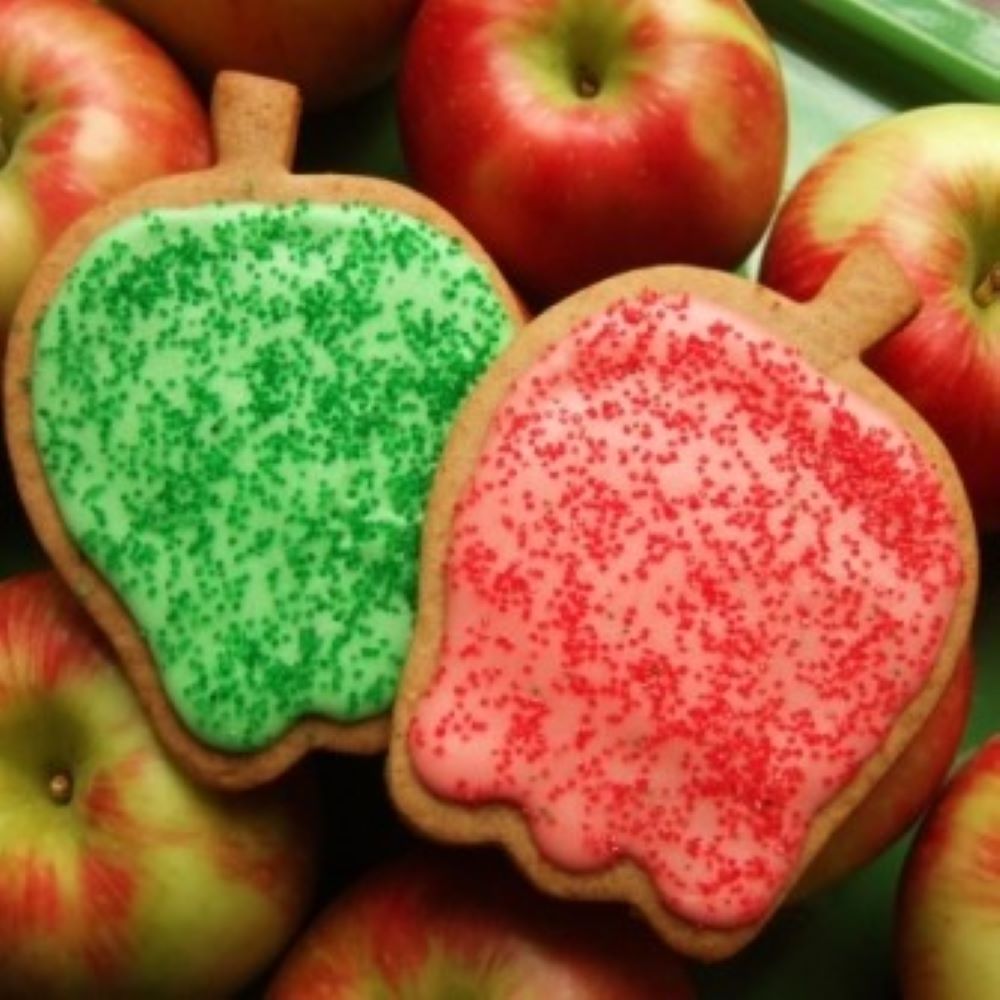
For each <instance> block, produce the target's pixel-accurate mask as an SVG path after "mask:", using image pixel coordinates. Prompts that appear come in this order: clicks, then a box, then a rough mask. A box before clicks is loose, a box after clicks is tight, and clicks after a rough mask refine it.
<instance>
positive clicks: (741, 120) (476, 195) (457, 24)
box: [399, 0, 786, 302]
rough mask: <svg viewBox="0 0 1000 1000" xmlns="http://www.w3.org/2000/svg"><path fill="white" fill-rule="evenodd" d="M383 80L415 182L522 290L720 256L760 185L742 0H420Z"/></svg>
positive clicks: (770, 108)
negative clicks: (390, 81) (396, 65)
mask: <svg viewBox="0 0 1000 1000" xmlns="http://www.w3.org/2000/svg"><path fill="white" fill-rule="evenodd" d="M399 88H400V125H401V131H402V138H403V146H404V151H405V154H406V159H407V163H408V166H409V168H410V170H411V172H412V175H413V178H414V180H415V182H416V184H417V186H418V187H420V188H422V189H423V190H424V191H426V192H427V193H429V194H430V195H431V196H432V197H434V198H436V199H437V200H438V201H440V202H441V203H442V204H443V205H445V206H446V207H447V208H449V209H451V211H452V212H453V213H454V214H455V215H457V216H458V217H459V218H460V219H461V220H462V221H463V222H464V223H465V224H466V225H467V226H468V227H469V228H470V229H471V230H472V232H473V233H475V234H476V235H477V236H478V237H479V239H480V240H481V241H482V242H483V243H484V244H485V246H486V248H487V249H488V250H490V251H492V253H493V254H494V256H495V257H496V259H497V261H498V263H499V264H500V265H501V267H503V268H505V269H506V270H507V272H508V274H509V276H510V277H511V278H512V279H513V281H514V282H515V284H518V285H520V286H521V288H522V290H523V291H524V292H525V293H526V294H527V295H528V296H529V297H530V298H532V299H534V300H535V301H536V302H544V301H549V300H553V299H556V298H558V297H560V296H563V295H566V294H568V293H569V292H572V291H574V290H576V289H578V288H580V287H582V286H584V285H587V284H590V283H591V282H593V281H595V280H597V279H599V278H603V277H606V276H608V275H610V274H614V273H616V272H619V271H624V270H628V269H630V268H634V267H638V266H641V265H647V264H657V263H666V262H670V261H674V262H677V261H680V262H687V263H692V264H706V265H714V266H717V267H724V268H729V267H732V266H734V265H736V264H738V263H739V262H740V261H741V260H742V259H743V257H744V255H745V254H746V253H747V252H748V251H749V250H750V249H751V248H752V247H753V245H754V244H755V243H756V242H757V240H758V239H759V237H760V236H761V235H762V233H763V230H764V228H765V226H766V225H767V222H768V220H769V219H770V216H771V214H772V211H773V209H774V207H775V204H776V202H777V198H778V194H779V188H780V183H781V177H782V173H783V170H784V163H785V147H786V109H785V99H784V89H783V85H782V80H781V76H780V72H779V69H778V65H777V62H776V60H775V56H774V52H773V50H772V48H771V45H770V43H769V41H768V39H767V37H766V35H765V33H764V30H763V29H762V27H761V26H760V24H759V23H758V22H757V21H756V20H755V19H754V17H753V15H752V14H751V13H750V11H749V9H748V8H747V7H746V6H745V5H744V4H743V3H742V2H741V0H687V2H686V3H676V2H672V0H535V2H526V0H488V2H483V3H470V2H468V0H425V2H424V4H423V6H422V7H421V9H420V12H419V13H418V15H417V18H416V21H415V22H414V26H413V29H412V31H411V33H410V35H409V38H408V40H407V44H406V49H405V52H404V57H403V64H402V69H401V75H400V81H399Z"/></svg>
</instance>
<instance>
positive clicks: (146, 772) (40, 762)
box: [0, 574, 318, 997]
mask: <svg viewBox="0 0 1000 1000" xmlns="http://www.w3.org/2000/svg"><path fill="white" fill-rule="evenodd" d="M304 778H305V775H301V779H304ZM313 806H314V802H313V800H312V797H311V794H310V788H309V786H308V785H306V784H303V783H302V781H301V780H299V781H296V782H295V783H286V784H283V785H280V786H275V787H273V788H271V789H270V790H268V791H264V792H260V793H254V794H253V795H248V796H242V797H238V798H237V797H224V796H222V795H220V794H210V793H209V792H206V791H204V790H203V789H201V788H199V787H196V786H194V785H192V784H191V783H190V781H189V780H188V779H187V778H186V777H185V776H184V775H183V774H182V773H181V772H180V771H179V770H177V769H176V768H175V767H174V766H173V765H172V764H171V763H170V761H168V760H167V759H166V758H165V756H164V753H163V751H162V749H161V747H160V745H159V744H158V743H157V741H156V739H155V738H154V736H153V734H152V731H151V730H150V729H149V727H148V725H147V723H146V721H145V717H144V715H143V713H142V711H141V709H140V708H139V705H138V703H137V702H136V701H135V699H134V697H133V695H132V693H131V691H130V689H129V687H128V685H127V684H126V683H125V680H124V679H123V678H122V677H121V676H120V675H119V673H118V671H117V670H116V669H115V667H114V666H113V664H112V661H111V660H110V658H109V653H108V651H107V649H106V648H105V646H104V644H103V642H102V640H101V639H100V638H99V636H98V635H97V633H96V632H95V631H94V629H93V627H92V626H91V624H90V623H89V620H87V619H86V618H85V617H84V615H83V613H82V612H81V611H80V609H79V607H78V606H77V605H76V603H75V602H73V601H72V599H71V598H70V596H69V594H68V592H67V591H66V590H65V589H64V588H63V586H62V584H61V583H60V582H59V581H58V580H57V578H56V577H55V576H54V575H51V574H34V575H30V576H22V577H16V578H12V579H8V580H6V581H4V582H2V583H0V818H2V822H0V996H5V997H10V996H38V995H41V996H52V995H58V996H88V997H112V996H115V997H117V996H127V997H151V996H175V997H195V996H198V997H201V996H228V995H230V994H231V993H232V992H233V991H234V990H236V989H238V988H239V987H241V986H242V985H243V984H245V983H246V981H247V980H248V979H249V978H250V977H252V976H254V975H256V974H257V973H258V972H259V971H260V970H261V969H262V967H263V966H265V965H266V964H267V963H268V962H269V961H270V960H272V959H273V957H274V956H275V955H276V953H277V952H278V950H279V949H280V948H281V947H282V946H283V945H284V943H285V942H286V941H287V939H288V938H289V937H290V936H291V934H292V933H293V932H294V930H295V928H296V927H297V926H298V924H299V922H300V920H301V918H302V917H303V916H304V912H305V909H306V906H307V905H308V902H309V896H310V894H311V887H312V882H313V877H314V872H315V868H316V856H317V840H318V838H317V836H316V833H317V831H316V827H315V822H314V818H315V815H316V814H315V811H314V809H313Z"/></svg>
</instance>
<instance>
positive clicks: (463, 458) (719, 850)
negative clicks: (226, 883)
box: [390, 251, 976, 957]
mask: <svg viewBox="0 0 1000 1000" xmlns="http://www.w3.org/2000/svg"><path fill="white" fill-rule="evenodd" d="M913 305H914V303H913V301H912V299H911V297H910V293H909V290H908V288H907V286H906V285H905V283H903V281H902V279H901V277H900V276H899V274H898V272H897V271H896V270H895V268H894V267H893V266H892V264H891V262H890V261H888V260H887V259H886V258H884V257H883V256H882V255H881V254H879V253H877V252H875V251H872V252H871V253H869V252H867V251H865V252H862V253H860V254H859V255H858V256H856V257H855V258H853V259H852V261H851V262H850V263H849V264H847V265H845V268H844V269H843V270H842V271H841V272H840V273H839V274H838V275H837V277H836V278H835V279H834V280H833V281H832V282H831V284H830V285H829V286H828V288H827V289H826V291H825V293H824V295H823V296H821V297H820V298H819V299H817V300H816V301H815V302H814V303H812V304H810V305H808V306H800V305H795V304H792V303H790V302H787V301H786V300H783V299H780V298H778V297H777V296H775V295H773V294H770V293H768V292H766V291H764V290H763V289H760V288H758V287H756V286H753V285H751V284H749V283H747V282H742V281H740V280H738V279H734V278H730V277H728V276H725V275H721V274H715V273H710V272H704V271H695V270H692V269H684V268H666V269H660V270H654V271H648V272H637V273H634V274H632V275H630V276H628V277H626V278H620V279H614V280H612V281H610V282H606V283H604V284H602V285H599V286H596V287H595V288H593V289H591V290H589V291H587V292H585V293H582V294H581V295H580V296H576V297H574V298H573V299H571V300H569V301H568V302H566V303H564V304H562V305H561V306H558V307H556V308H555V309H553V310H551V311H550V312H549V313H547V314H545V315H544V316H543V317H541V318H540V319H538V320H537V321H536V322H535V323H533V324H532V325H531V326H530V327H529V328H528V331H527V333H526V334H525V335H524V339H523V340H522V341H520V342H519V343H518V344H517V345H515V346H514V347H513V348H511V349H510V350H509V351H508V352H507V353H506V354H505V355H504V356H503V357H502V358H501V360H500V362H499V363H498V364H497V365H496V367H495V368H494V369H493V370H492V371H491V372H490V374H489V375H488V376H487V378H486V380H485V381H484V383H483V384H482V385H481V387H480V388H479V390H478V391H477V392H476V393H475V395H474V396H473V397H472V398H471V399H470V401H469V403H468V404H467V406H466V408H465V409H464V411H463V413H462V415H461V418H460V419H459V421H458V423H457V424H456V431H455V433H454V436H453V438H452V440H451V442H450V444H449V448H448V451H447V452H446V456H445V460H444V463H443V465H442V471H441V473H440V474H439V477H438V483H437V487H436V490H435V493H434V495H433V498H432V503H431V510H430V514H429V520H428V523H427V529H426V536H425V543H424V572H423V578H422V584H421V608H420V622H419V626H418V631H417V637H416V641H415V644H414V647H413V651H412V654H411V658H410V662H409V664H408V666H407V669H406V672H405V674H404V681H403V685H402V692H403V694H402V697H401V698H400V699H399V701H398V703H397V712H396V717H395V726H394V735H393V741H392V748H391V764H390V776H391V780H392V786H393V792H394V795H395V797H396V800H397V802H398V803H399V804H400V806H401V808H402V809H403V811H404V812H405V813H406V814H407V815H408V816H409V817H410V818H411V819H412V820H413V821H414V822H415V823H416V825H417V826H418V827H420V828H421V829H424V830H426V831H427V832H429V833H431V834H433V835H436V836H438V837H441V838H444V839H454V840H462V841H465V840H499V841H501V842H503V843H504V844H505V845H506V846H507V847H508V848H509V849H510V850H511V851H512V853H513V854H514V855H515V856H516V857H517V858H518V860H519V861H520V862H521V864H522V866H523V867H525V868H526V869H527V870H528V872H529V873H530V874H531V875H532V877H533V878H534V879H535V880H536V881H537V882H539V884H541V885H542V886H543V887H546V888H549V889H550V890H552V891H554V892H556V893H558V894H561V895H570V896H581V897H598V898H622V899H627V900H630V901H632V902H634V903H635V904H636V905H638V906H639V907H640V908H641V909H642V910H643V911H644V913H645V914H646V916H647V917H648V918H649V919H650V921H651V922H652V923H653V925H654V926H655V927H656V928H657V929H658V930H659V931H660V933H661V934H662V935H663V936H664V937H665V938H666V939H667V940H668V941H670V942H671V943H672V944H673V945H674V946H675V947H678V948H680V949H682V950H685V951H688V952H690V953H692V954H696V955H701V956H703V957H718V956H721V955H725V954H728V953H731V952H732V951H734V950H736V949H737V948H738V947H740V946H741V945H742V944H743V943H745V942H746V941H747V940H749V938H750V937H752V936H753V934H755V933H756V932H757V931H758V930H759V929H760V927H761V926H762V925H763V923H764V922H765V921H766V920H767V918H768V916H769V915H770V914H771V913H772V912H773V910H774V909H775V908H776V907H777V905H778V904H779V903H780V901H781V899H782V898H783V896H784V895H785V893H786V892H787V891H788V889H789V888H790V887H791V886H792V885H793V884H794V882H795V879H796V878H797V876H798V874H799V873H800V872H801V871H802V870H803V868H804V867H805V865H806V864H807V862H808V861H809V860H810V858H811V857H812V856H814V855H815V853H816V852H817V850H818V849H819V848H820V847H821V846H822V844H823V843H824V842H825V841H826V840H827V839H828V838H829V836H830V834H831V833H832V832H833V831H834V830H835V829H836V828H837V827H838V826H839V825H840V823H841V822H842V821H843V819H844V818H845V816H846V815H847V814H848V813H849V812H850V810H851V809H852V808H853V806H854V805H855V804H856V803H857V802H858V801H859V800H860V799H861V797H862V796H863V795H864V794H865V792H866V791H867V790H868V789H869V788H870V787H871V786H872V784H873V783H874V782H875V781H877V780H878V778H879V777H880V776H881V775H882V774H883V773H884V772H885V770H886V769H887V768H888V766H889V765H890V764H891V763H892V761H893V760H895V758H896V757H897V756H898V755H899V753H900V752H901V751H902V749H903V748H904V747H905V746H906V744H907V742H908V741H909V739H910V738H911V737H912V735H913V734H914V732H915V731H916V729H917V728H918V727H919V725H920V724H921V722H922V721H923V720H924V719H925V718H926V717H927V716H928V715H929V713H930V712H931V711H932V709H933V707H934V705H935V703H936V702H937V700H938V698H939V696H940V693H941V691H942V689H943V686H944V685H945V684H946V683H947V681H948V679H949V678H950V676H951V673H952V671H953V668H954V664H955V659H956V654H957V651H958V649H959V647H960V645H961V644H962V643H963V642H964V640H965V638H966V635H967V631H968V624H969V618H970V613H971V604H972V599H973V593H974V589H975V580H976V550H975V540H974V534H973V530H972V526H971V521H970V518H969V513H968V510H967V506H966V502H965V499H964V495H963V494H962V492H961V488H960V487H959V485H958V482H957V479H956V477H955V473H954V470H953V468H952V466H951V464H950V462H949V460H948V458H947V455H946V453H945V452H944V450H943V449H942V447H941V446H940V444H939V443H938V442H937V440H936V439H935V438H934V437H933V436H932V435H931V433H930V432H929V431H928V430H927V428H926V427H925V426H924V425H923V424H922V423H921V422H920V421H919V419H918V418H917V417H916V416H915V415H914V414H913V413H912V412H911V411H910V410H909V409H908V408H907V407H906V406H905V405H904V404H903V403H902V402H901V401H900V400H899V399H898V398H897V397H895V396H894V395H892V394H891V392H889V390H887V389H886V387H885V386H884V385H883V384H882V383H880V382H879V381H878V380H877V379H875V377H874V376H872V375H871V373H870V372H868V371H867V370H866V369H865V368H863V366H862V365H861V364H860V362H859V361H858V360H857V357H858V354H859V352H860V351H861V350H862V349H863V347H864V346H866V345H867V344H868V343H870V342H871V341H873V340H874V339H876V338H877V337H878V336H880V335H882V334H884V333H885V332H887V331H888V330H889V329H891V328H892V327H893V326H894V325H896V324H897V323H898V322H900V321H901V320H902V319H904V318H905V317H906V316H907V315H908V314H909V312H910V311H912V308H913Z"/></svg>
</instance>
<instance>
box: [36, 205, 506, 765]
mask: <svg viewBox="0 0 1000 1000" xmlns="http://www.w3.org/2000/svg"><path fill="white" fill-rule="evenodd" d="M512 332H513V331H512V327H511V322H510V320H509V318H508V316H507V314H506V312H505V310H504V308H503V306H502V304H501V302H500V301H499V299H498V297H497V295H496V293H495V291H494V290H493V288H492V286H491V284H490V282H489V279H488V277H487V275H486V274H485V272H484V271H483V270H482V268H481V266H480V265H479V264H478V263H477V262H476V261H474V260H473V259H472V258H471V257H470V256H469V255H468V254H467V253H466V251H465V250H464V249H463V247H462V246H461V244H460V243H459V242H457V241H456V240H454V239H452V238H451V237H448V236H445V235H443V234H441V233H439V232H437V231H436V230H434V229H433V228H431V227H430V226H428V225H426V224H425V223H423V222H420V221H418V220H415V219H412V218H410V217H408V216H404V215H401V214H399V213H396V212H393V211H389V210H387V209H382V208H377V207H374V206H366V205H361V204H346V205H325V206H324V205H306V204H298V205H286V206H263V205H252V204H237V205H215V206H207V207H205V208H200V209H184V210H169V211H158V212H150V213H147V214H144V215H142V216H139V217H137V218H135V219H132V220H129V221H128V222H126V223H124V224H123V225H121V226H119V227H117V228H116V229H115V230H113V231H111V232H110V233H107V234H104V235H103V236H102V237H101V238H100V239H99V240H98V241H97V242H96V243H95V244H94V245H93V246H92V247H91V248H90V249H89V250H88V252H87V253H86V254H85V255H84V256H83V257H82V258H81V260H80V261H79V262H78V264H77V266H76V267H75V269H74V270H73V272H72V273H71V274H70V276H69V278H68V279H67V280H66V281H65V282H64V284H63V287H62V288H61V289H60V290H59V292H58V293H57V295H56V297H55V299H54V300H53V302H52V303H51V305H50V306H49V308H48V310H47V312H46V313H45V315H44V316H43V317H42V319H41V320H40V323H39V329H38V341H37V349H36V358H35V373H34V395H33V400H34V408H35V420H36V426H37V440H38V448H39V452H40V455H41V458H42V461H43V464H44V466H45V469H46V473H47V475H48V478H49V481H50V485H51V487H52V489H53V491H54V494H55V496H56V498H57V502H58V504H59V506H60V509H61V512H62V515H63V517H64V519H65V521H66V523H67V525H68V526H69V528H70V531H71V532H72V534H73V535H74V537H75V538H76V540H77V542H78V543H79V544H80V545H81V547H82V548H83V550H84V551H85V552H86V554H87V556H88V557H89V558H90V559H91V560H92V562H93V563H94V564H95V565H96V566H97V567H98V568H99V569H100V570H101V572H102V573H103V574H104V575H105V577H106V578H107V579H108V580H109V581H110V582H111V583H112V585H113V586H114V587H115V588H116V590H117V591H118V593H119V595H120V596H121V597H122V599H123V600H124V601H125V603H126V604H127V605H128V607H129V608H130V610H131V611H132V613H133V615H134V616H135V618H136V620H137V622H138V624H139V627H140V629H141V630H142V632H143V633H144V634H145V635H146V636H147V638H148V641H149V643H150V646H151V648H152V651H153V654H154V656H155V658H156V660H157V662H158V664H159V667H160V670H161V673H162V676H163V679H164V683H165V686H166V689H167V691H168V694H169V696H170V698H171V699H172V700H173V702H174V704H175V706H176V707H177V709H178V711H179V712H180V714H181V716H182V718H183V719H184V720H185V722H186V723H187V724H188V725H189V726H190V727H191V728H192V729H193V730H194V731H195V732H197V733H198V734H199V735H200V736H201V737H202V738H203V739H205V740H206V741H207V742H210V743H212V744H214V745H216V746H219V747H222V748H228V749H235V750H252V749H257V748H259V747H261V746H263V745H265V744H267V743H268V742H270V741H272V740H273V739H275V738H276V737H277V736H279V735H280V734H281V733H282V732H283V731H284V730H285V729H287V728H288V726H289V725H291V724H292V723H294V721H295V720H296V719H298V718H300V717H301V716H303V715H306V714H311V713H319V714H323V715H326V716H329V717H331V718H334V719H337V720H340V721H355V720H359V719H363V718H368V717H371V716H373V715H376V714H378V713H381V712H384V711H385V710H386V709H387V708H388V707H389V706H390V705H391V703H392V699H393V697H394V693H395V687H396V682H397V678H398V674H399V670H400V668H401V666H402V663H403V660H404V658H405V655H406V651H407V647H408V644H409V637H410V630H411V628H412V622H413V613H414V602H415V593H416V579H417V560H418V554H419V553H418V550H419V537H420V523H421V520H422V517H423V510H424V506H425V503H426V499H427V491H428V489H429V487H430V483H431V479H432V476H433V473H434V467H435V465H436V463H437V460H438V456H439V454H440V451H441V447H442V445H443V442H444V439H445V436H446V434H447V431H448V428H449V425H450V423H451V420H452V418H453V416H454V413H455V410H456V408H457V406H458V405H459V403H460V402H461V400H462V398H463V397H464V396H465V394H466V392H467V391H468V389H469V388H470V387H471V385H472V384H473V382H474V381H475V380H476V379H477V378H478V377H479V375H480V374H481V373H482V371H483V369H484V368H485V367H486V366H487V365H488V364H489V362H490V360H491V359H492V358H493V357H494V356H495V355H496V353H497V352H498V351H499V350H500V348H501V347H502V346H503V345H504V344H505V343H506V341H507V340H508V339H509V337H510V336H511V334H512Z"/></svg>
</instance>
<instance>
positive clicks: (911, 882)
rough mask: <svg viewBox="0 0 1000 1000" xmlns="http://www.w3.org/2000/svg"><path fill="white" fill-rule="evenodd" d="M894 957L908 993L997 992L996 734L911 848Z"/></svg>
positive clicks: (974, 999) (944, 996) (973, 997)
mask: <svg viewBox="0 0 1000 1000" xmlns="http://www.w3.org/2000/svg"><path fill="white" fill-rule="evenodd" d="M896 959H897V968H898V972H899V979H900V984H901V986H902V990H903V996H904V997H905V1000H987V998H992V997H1000V736H994V737H993V738H992V739H990V740H988V741H987V742H986V743H985V744H983V745H982V746H981V747H980V749H979V750H978V751H977V752H976V753H975V755H974V756H973V757H972V758H971V759H970V760H968V761H967V762H966V763H965V765H964V766H963V767H962V768H961V769H960V770H959V772H958V773H957V774H956V775H955V776H954V777H953V778H952V779H951V781H950V782H949V783H948V784H947V785H946V786H945V789H944V793H943V795H942V796H941V798H940V799H939V800H938V802H937V804H936V805H935V807H934V808H933V810H932V811H931V812H930V814H929V815H928V816H927V818H926V819H925V821H924V823H923V824H922V826H921V828H920V831H919V833H918V835H917V838H916V840H915V841H914V843H913V846H912V847H911V849H910V853H909V855H908V857H907V859H906V864H905V866H904V868H903V874H902V878H901V881H900V891H899V895H898V899H897V923H896Z"/></svg>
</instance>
